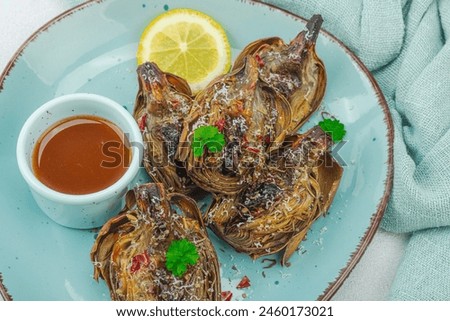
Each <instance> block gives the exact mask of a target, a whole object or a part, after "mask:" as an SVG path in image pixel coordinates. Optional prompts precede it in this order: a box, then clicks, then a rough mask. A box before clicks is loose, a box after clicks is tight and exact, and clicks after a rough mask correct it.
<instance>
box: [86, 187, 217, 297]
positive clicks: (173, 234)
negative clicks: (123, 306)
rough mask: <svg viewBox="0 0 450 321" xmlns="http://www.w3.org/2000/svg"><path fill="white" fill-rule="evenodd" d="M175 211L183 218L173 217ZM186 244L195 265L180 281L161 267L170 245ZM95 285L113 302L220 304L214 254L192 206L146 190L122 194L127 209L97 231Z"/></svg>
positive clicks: (181, 197) (156, 189)
mask: <svg viewBox="0 0 450 321" xmlns="http://www.w3.org/2000/svg"><path fill="white" fill-rule="evenodd" d="M174 207H176V208H177V209H178V211H179V212H181V213H182V214H183V215H180V214H179V213H177V211H176V210H174ZM178 239H187V240H188V241H190V242H192V243H193V244H194V245H195V247H196V249H197V252H198V256H199V259H198V261H197V263H196V264H195V265H190V266H189V267H188V268H187V271H186V273H185V274H184V275H183V276H181V277H175V276H174V275H173V274H172V273H171V272H169V271H168V270H167V269H166V267H165V260H166V252H167V249H168V247H169V245H170V244H171V242H172V241H173V240H178ZM91 260H92V262H93V263H94V279H96V280H98V278H99V277H100V278H102V279H104V280H105V282H106V284H107V285H108V287H109V290H110V294H111V298H112V299H113V300H161V301H166V300H220V275H219V265H218V261H217V256H216V252H215V250H214V248H213V245H212V244H211V242H210V240H209V239H208V235H207V232H206V229H205V226H204V224H203V220H202V217H201V214H200V212H199V210H198V208H197V205H196V204H195V202H194V201H193V200H192V199H190V198H188V197H186V196H184V195H182V194H177V193H173V194H166V193H165V192H164V188H163V186H162V185H161V184H152V183H149V184H145V185H141V186H138V187H136V188H135V189H134V190H131V191H130V192H129V193H128V194H127V206H126V208H125V209H124V211H123V212H121V213H120V214H119V215H118V216H116V217H114V218H112V219H111V220H109V221H108V222H107V223H106V224H105V225H104V226H103V228H102V229H101V230H100V232H99V234H98V236H97V239H96V241H95V243H94V245H93V248H92V251H91Z"/></svg>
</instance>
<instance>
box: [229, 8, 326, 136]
mask: <svg viewBox="0 0 450 321" xmlns="http://www.w3.org/2000/svg"><path fill="white" fill-rule="evenodd" d="M322 22H323V20H322V17H321V16H320V15H314V16H313V17H312V18H311V20H310V21H309V22H308V23H307V25H306V30H305V31H302V32H300V33H299V34H298V35H297V37H295V38H294V39H293V40H292V41H291V42H290V43H289V44H286V43H285V42H284V41H283V40H282V39H281V38H278V37H271V38H265V39H260V40H256V41H254V42H252V43H250V44H249V45H247V46H246V47H245V48H244V49H243V50H242V52H241V53H240V54H239V56H238V57H237V58H236V61H235V63H234V66H233V70H236V69H240V68H241V67H242V65H243V64H244V61H245V59H246V57H247V56H249V55H251V56H253V57H255V58H256V59H257V61H258V69H259V73H260V77H261V79H262V80H263V81H265V82H267V83H268V84H270V85H271V86H272V87H273V88H275V89H276V90H277V91H278V92H280V93H281V94H282V95H283V96H284V97H285V98H286V99H287V100H288V101H289V103H290V104H291V108H292V122H291V124H290V125H289V128H288V129H289V132H291V133H294V132H296V131H297V130H298V129H299V128H300V126H301V125H303V123H304V122H305V121H306V120H307V119H308V118H309V116H310V115H311V114H312V113H314V112H315V111H316V110H317V108H318V107H319V105H320V103H321V101H322V98H323V96H324V94H325V87H326V83H327V76H326V72H325V66H324V64H323V62H322V61H321V60H320V58H319V57H318V56H317V54H316V51H315V44H316V40H317V37H318V35H319V31H320V27H321V25H322Z"/></svg>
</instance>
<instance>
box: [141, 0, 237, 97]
mask: <svg viewBox="0 0 450 321" xmlns="http://www.w3.org/2000/svg"><path fill="white" fill-rule="evenodd" d="M147 61H152V62H155V63H156V64H157V65H158V66H159V68H161V70H163V71H165V72H170V73H173V74H175V75H177V76H180V77H182V78H184V79H186V81H187V82H188V83H189V85H190V86H191V89H192V92H194V93H196V92H198V91H199V90H201V89H202V88H204V87H205V86H206V85H207V84H208V83H209V82H210V81H211V80H213V79H214V78H216V77H217V76H219V75H221V74H223V73H226V72H227V71H228V70H229V68H230V65H231V50H230V44H229V42H228V39H227V36H226V33H225V31H224V30H223V28H222V27H221V26H220V24H219V23H217V22H216V21H215V20H213V19H212V18H211V17H210V16H208V15H206V14H204V13H202V12H199V11H196V10H192V9H173V10H170V11H168V12H166V13H164V14H162V15H160V16H158V17H157V18H155V19H154V20H153V21H152V22H151V23H150V24H149V25H148V26H147V27H146V28H145V30H144V32H143V33H142V36H141V39H140V42H139V47H138V51H137V62H138V64H142V63H144V62H147Z"/></svg>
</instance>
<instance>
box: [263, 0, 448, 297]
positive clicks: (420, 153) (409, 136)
mask: <svg viewBox="0 0 450 321" xmlns="http://www.w3.org/2000/svg"><path fill="white" fill-rule="evenodd" d="M263 2H267V3H270V4H273V5H276V6H279V7H281V8H284V9H286V10H288V11H291V12H293V13H296V14H298V15H301V16H303V17H306V18H309V17H310V16H311V15H313V14H315V13H320V14H321V15H322V16H323V18H324V20H325V22H324V26H323V27H324V28H325V29H326V30H328V31H330V32H331V33H333V34H334V35H336V36H337V37H338V38H340V39H341V40H342V41H343V42H344V43H346V44H347V45H348V46H349V47H350V48H351V49H352V50H353V51H354V52H355V53H356V54H357V55H358V56H359V57H360V58H361V59H362V61H363V62H364V63H365V64H366V66H367V67H368V68H369V69H370V70H371V71H372V72H373V74H374V75H375V78H376V79H377V81H378V82H379V84H380V86H381V88H382V90H383V93H384V95H385V96H386V99H387V101H388V104H389V107H390V111H391V114H392V118H393V121H394V131H395V142H394V185H393V190H392V194H391V199H390V202H389V205H388V209H387V211H386V214H385V216H384V219H383V221H382V224H381V226H382V227H383V228H384V229H386V230H388V231H391V232H398V233H401V232H411V239H410V241H409V244H408V246H407V249H406V252H405V256H404V259H403V261H402V263H401V265H400V267H399V270H398V272H397V276H396V278H395V281H394V284H393V285H392V288H391V293H390V299H393V300H450V131H449V128H450V41H449V42H448V43H447V42H446V40H447V39H448V37H449V36H450V0H326V1H325V0H265V1H263Z"/></svg>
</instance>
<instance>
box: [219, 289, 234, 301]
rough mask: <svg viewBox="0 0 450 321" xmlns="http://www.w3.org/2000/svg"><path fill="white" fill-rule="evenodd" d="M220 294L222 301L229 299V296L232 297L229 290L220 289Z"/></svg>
mask: <svg viewBox="0 0 450 321" xmlns="http://www.w3.org/2000/svg"><path fill="white" fill-rule="evenodd" d="M220 295H221V296H222V301H231V298H232V297H233V293H232V292H231V291H222V292H221V293H220Z"/></svg>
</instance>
